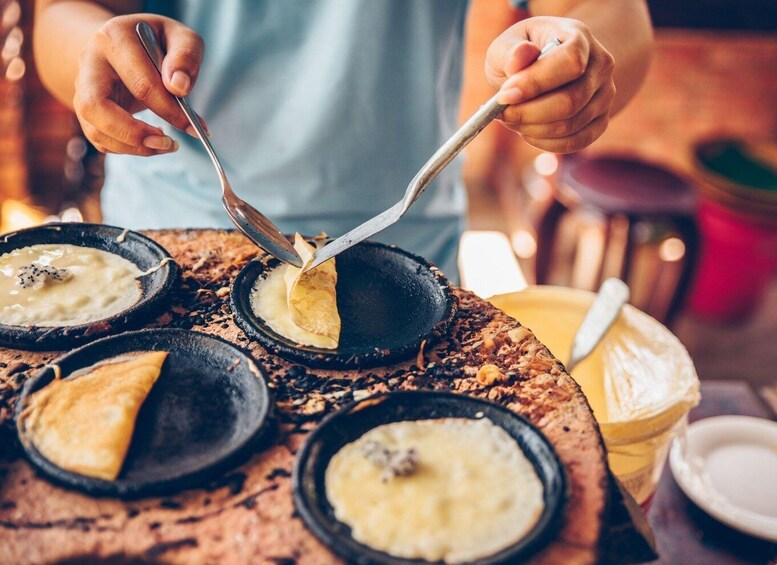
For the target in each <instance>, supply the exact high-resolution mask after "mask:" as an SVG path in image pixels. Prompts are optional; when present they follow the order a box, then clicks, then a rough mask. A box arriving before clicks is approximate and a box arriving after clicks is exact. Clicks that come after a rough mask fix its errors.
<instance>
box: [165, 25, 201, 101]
mask: <svg viewBox="0 0 777 565" xmlns="http://www.w3.org/2000/svg"><path fill="white" fill-rule="evenodd" d="M163 33H164V38H165V44H166V47H167V53H166V54H165V58H164V61H162V82H163V83H164V85H165V88H166V89H167V90H168V91H169V92H170V93H171V94H174V95H175V96H187V95H188V94H189V93H190V92H191V90H192V86H194V82H195V81H196V80H197V75H198V74H199V72H200V63H202V56H203V55H204V54H205V43H204V42H203V41H202V38H201V37H200V36H199V35H197V34H196V33H195V32H194V31H192V30H191V29H189V28H188V27H186V26H184V25H182V24H180V23H178V22H176V21H173V20H168V21H166V22H165V24H164V30H163Z"/></svg>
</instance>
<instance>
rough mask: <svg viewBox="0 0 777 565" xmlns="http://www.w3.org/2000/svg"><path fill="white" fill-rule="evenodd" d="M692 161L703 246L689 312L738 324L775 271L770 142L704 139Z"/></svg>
mask: <svg viewBox="0 0 777 565" xmlns="http://www.w3.org/2000/svg"><path fill="white" fill-rule="evenodd" d="M693 162H694V169H695V171H694V172H695V176H696V180H697V184H698V186H699V191H700V194H701V203H700V206H699V227H700V230H701V233H702V240H703V248H702V255H701V261H700V264H699V270H698V272H697V279H696V283H695V287H694V290H693V292H692V296H691V309H692V311H693V312H694V313H695V314H697V315H699V316H701V317H704V318H707V319H712V320H717V321H721V322H733V321H738V320H744V319H746V318H747V317H748V316H749V315H750V314H752V313H753V312H754V311H755V310H756V309H757V308H758V305H759V304H760V303H761V300H762V298H763V296H764V294H765V292H766V289H767V287H768V283H769V281H770V280H771V279H772V277H773V276H774V274H775V272H777V141H775V140H761V141H739V140H735V139H725V138H718V139H713V140H706V141H702V142H699V143H698V144H696V146H695V147H694V150H693Z"/></svg>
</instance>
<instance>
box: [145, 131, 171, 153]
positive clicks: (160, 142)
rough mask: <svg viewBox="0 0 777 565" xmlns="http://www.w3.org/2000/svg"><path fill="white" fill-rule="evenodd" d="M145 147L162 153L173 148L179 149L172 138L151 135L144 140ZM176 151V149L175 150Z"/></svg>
mask: <svg viewBox="0 0 777 565" xmlns="http://www.w3.org/2000/svg"><path fill="white" fill-rule="evenodd" d="M143 145H145V146H146V147H148V148H149V149H158V150H160V151H167V150H168V149H170V148H171V147H175V148H176V149H177V146H178V144H177V143H176V142H175V141H174V140H173V139H172V138H170V137H168V136H166V135H149V136H148V137H147V138H146V139H144V140H143ZM173 151H175V149H173Z"/></svg>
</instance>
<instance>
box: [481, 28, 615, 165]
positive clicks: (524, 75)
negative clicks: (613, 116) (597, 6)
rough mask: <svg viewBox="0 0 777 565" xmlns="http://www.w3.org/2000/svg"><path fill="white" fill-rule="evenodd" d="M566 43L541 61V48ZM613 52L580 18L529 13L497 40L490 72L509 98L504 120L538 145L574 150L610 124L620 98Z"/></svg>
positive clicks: (502, 95)
mask: <svg viewBox="0 0 777 565" xmlns="http://www.w3.org/2000/svg"><path fill="white" fill-rule="evenodd" d="M553 38H558V39H559V41H561V45H559V46H558V47H556V48H555V49H553V51H551V52H550V53H548V54H547V56H545V57H543V58H542V60H540V61H537V62H536V63H534V61H535V60H536V58H537V56H538V55H539V51H540V48H541V47H542V46H544V45H545V44H547V43H548V42H549V41H551V40H552V39H553ZM613 69H614V61H613V57H612V55H610V53H609V52H608V51H607V50H606V49H605V48H604V47H603V46H602V45H601V43H599V42H598V41H597V40H596V38H595V37H594V36H593V35H591V32H590V30H589V29H588V27H587V26H586V25H585V24H583V23H582V22H579V21H577V20H571V19H567V18H557V17H536V18H528V19H526V20H523V21H522V22H519V23H518V24H516V25H514V26H512V27H510V28H509V29H508V30H507V31H505V32H504V33H503V34H502V35H500V36H499V37H498V38H496V39H495V40H494V42H493V43H492V44H491V46H490V47H489V50H488V54H487V55H486V76H487V77H488V80H489V82H490V83H491V84H492V85H493V86H495V87H497V88H500V91H501V92H500V98H499V101H500V102H501V103H502V104H509V105H510V106H509V108H507V109H506V110H505V111H504V112H503V113H502V122H503V123H504V125H505V126H506V127H508V128H509V129H511V130H513V131H515V132H517V133H519V134H520V135H521V137H523V139H524V140H525V141H526V142H527V143H529V144H530V145H533V146H534V147H536V148H538V149H542V150H544V151H551V152H553V153H572V152H574V151H579V150H580V149H583V148H584V147H586V146H588V145H590V144H591V143H593V142H594V141H595V140H596V139H598V138H599V136H600V135H602V133H604V131H605V130H606V129H607V124H608V121H609V116H610V110H611V108H612V104H613V101H614V100H615V83H614V81H613Z"/></svg>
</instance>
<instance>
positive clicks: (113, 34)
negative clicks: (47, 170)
mask: <svg viewBox="0 0 777 565" xmlns="http://www.w3.org/2000/svg"><path fill="white" fill-rule="evenodd" d="M141 20H142V21H145V22H147V23H148V24H149V25H150V26H151V28H152V29H153V30H154V32H155V33H156V35H157V38H158V39H159V41H160V43H161V45H163V46H164V48H165V49H166V55H165V58H164V61H163V63H162V76H161V77H160V76H159V73H158V72H157V71H156V69H155V68H154V65H153V64H152V63H151V60H150V59H149V58H148V55H147V54H146V52H145V50H144V49H143V46H142V45H141V43H140V40H139V39H138V36H137V34H136V32H135V26H136V25H137V23H138V22H140V21H141ZM204 51H205V45H204V43H203V41H202V39H201V38H200V36H199V35H197V34H196V33H195V32H194V31H192V30H191V29H189V28H188V27H186V26H184V25H183V24H181V23H179V22H177V21H175V20H173V19H170V18H165V17H162V16H157V15H152V14H133V15H129V16H117V17H115V18H111V19H110V20H108V21H107V22H106V23H105V24H104V25H103V26H102V28H100V30H99V31H98V32H97V33H95V35H94V36H93V37H92V39H91V40H90V41H89V43H88V44H87V46H86V48H85V49H84V51H83V53H82V54H81V58H80V60H79V68H78V76H77V77H76V82H75V87H76V92H75V97H74V99H73V107H74V108H75V112H76V116H77V117H78V121H79V122H80V123H81V127H82V129H83V130H84V135H86V137H87V139H89V141H90V142H92V144H93V145H94V146H95V147H96V148H97V149H98V150H99V151H102V152H103V153H125V154H129V155H142V156H149V155H159V154H163V153H170V152H172V151H175V150H176V149H178V144H177V143H176V142H175V140H173V139H172V138H171V137H169V136H167V135H165V133H164V132H163V131H162V130H161V129H160V128H157V127H154V126H151V125H150V124H147V123H145V122H143V121H141V120H138V119H136V118H134V117H133V116H132V114H134V113H136V112H139V111H140V110H143V109H146V108H148V109H150V110H151V111H152V112H154V113H155V114H156V115H158V116H159V117H161V118H162V119H164V120H166V121H167V122H169V123H170V124H172V125H173V126H175V127H176V128H178V129H180V130H183V131H187V132H188V133H190V134H192V135H193V134H194V131H193V129H192V127H191V125H189V122H188V120H187V119H186V116H185V115H184V113H183V111H181V109H180V108H179V106H178V103H177V102H176V101H175V98H173V95H177V96H186V95H188V94H189V92H190V91H191V89H192V85H194V82H195V81H196V80H197V73H198V72H199V69H200V62H201V61H202V56H203V52H204Z"/></svg>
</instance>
